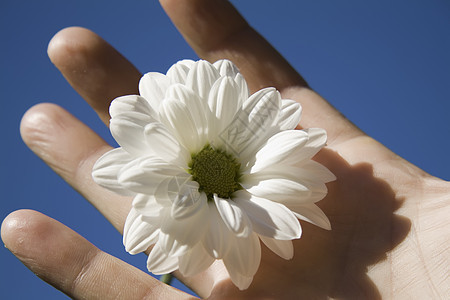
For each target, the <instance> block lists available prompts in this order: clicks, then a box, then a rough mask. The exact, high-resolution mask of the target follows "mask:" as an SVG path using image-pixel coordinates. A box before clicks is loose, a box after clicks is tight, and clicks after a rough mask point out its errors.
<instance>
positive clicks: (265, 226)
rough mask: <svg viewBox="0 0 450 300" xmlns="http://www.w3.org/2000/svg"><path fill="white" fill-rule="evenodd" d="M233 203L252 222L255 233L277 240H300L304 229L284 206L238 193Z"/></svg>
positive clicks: (245, 193)
mask: <svg viewBox="0 0 450 300" xmlns="http://www.w3.org/2000/svg"><path fill="white" fill-rule="evenodd" d="M233 201H234V202H235V203H236V205H238V206H239V207H240V208H241V209H242V210H244V211H245V212H246V213H247V215H248V217H249V218H250V220H251V221H252V225H253V226H252V227H253V231H254V232H256V233H258V234H259V235H263V236H267V237H270V238H274V239H277V240H292V239H298V238H300V236H301V233H302V229H301V227H300V223H299V222H298V220H297V218H296V217H295V216H294V214H293V213H292V212H291V211H290V210H289V209H288V208H287V207H286V206H284V205H282V204H280V203H276V202H273V201H270V200H266V199H263V198H259V197H255V196H252V195H251V194H249V193H248V192H246V191H244V190H240V191H237V192H236V193H235V197H234V198H233Z"/></svg>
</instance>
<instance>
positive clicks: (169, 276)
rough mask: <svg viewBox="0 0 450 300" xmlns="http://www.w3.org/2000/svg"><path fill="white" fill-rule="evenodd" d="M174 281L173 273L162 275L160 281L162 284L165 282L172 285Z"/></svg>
mask: <svg viewBox="0 0 450 300" xmlns="http://www.w3.org/2000/svg"><path fill="white" fill-rule="evenodd" d="M172 279H173V275H172V274H171V273H169V274H164V275H162V276H161V278H160V279H159V280H160V281H161V282H164V283H165V284H168V285H170V283H171V282H172Z"/></svg>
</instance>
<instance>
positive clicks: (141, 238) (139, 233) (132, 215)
mask: <svg viewBox="0 0 450 300" xmlns="http://www.w3.org/2000/svg"><path fill="white" fill-rule="evenodd" d="M141 216H142V215H141V214H140V213H139V212H138V211H137V210H136V209H134V208H131V210H130V212H129V213H128V216H127V219H126V221H125V226H124V230H123V244H124V245H125V249H126V251H127V252H129V253H130V254H137V253H140V252H143V251H145V250H147V249H148V248H149V247H150V246H151V245H152V244H154V243H156V242H157V240H158V235H159V224H158V223H156V222H154V223H148V222H144V221H142V218H141Z"/></svg>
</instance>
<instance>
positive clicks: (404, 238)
mask: <svg viewBox="0 0 450 300" xmlns="http://www.w3.org/2000/svg"><path fill="white" fill-rule="evenodd" d="M161 2H162V5H163V7H164V8H165V10H166V12H167V13H168V15H169V17H171V19H172V20H173V22H174V24H175V25H176V26H177V27H178V29H179V30H180V32H181V33H182V34H183V35H184V36H185V38H186V40H187V41H188V42H189V43H190V44H191V46H192V47H193V49H194V50H195V51H196V52H197V53H198V55H199V56H200V57H202V58H204V59H207V60H210V61H215V60H218V59H221V58H228V59H230V60H232V61H233V62H235V63H236V64H237V65H238V67H239V68H240V69H241V71H242V73H243V74H244V76H245V77H246V79H247V81H248V83H249V86H250V88H251V90H252V91H254V90H256V89H259V88H262V87H265V86H275V87H277V88H278V89H279V90H280V91H281V93H282V95H283V98H290V99H294V100H297V101H298V102H300V103H301V104H302V106H303V112H304V114H303V117H302V121H301V124H300V126H302V127H305V128H308V127H321V128H324V129H326V130H327V132H328V135H329V140H328V146H327V147H326V148H325V149H324V150H322V151H321V152H320V153H319V154H318V155H317V156H316V157H315V159H316V160H317V161H319V162H321V163H322V164H324V165H325V166H327V167H328V168H329V169H330V170H331V171H332V172H333V173H334V174H335V175H336V177H337V180H336V181H335V182H332V183H330V184H328V188H329V194H328V195H327V197H326V198H325V199H324V200H322V201H320V202H319V203H318V204H319V206H320V207H321V208H322V209H323V210H324V212H325V213H326V215H327V216H328V217H329V219H330V221H331V225H332V230H331V231H325V230H323V229H320V228H318V227H315V226H313V225H310V224H307V223H304V222H302V227H303V236H302V238H301V239H300V240H296V241H295V242H294V247H295V255H294V258H293V259H292V260H290V261H285V260H283V259H281V258H279V257H278V256H276V255H275V254H273V253H272V252H271V251H269V250H268V249H267V248H265V247H262V249H263V256H262V262H261V266H260V269H259V271H258V273H257V274H256V276H255V278H254V281H253V283H252V285H251V286H250V288H249V289H247V290H245V291H243V292H241V291H239V290H238V289H237V288H236V287H234V285H233V284H232V283H231V281H230V280H229V279H228V276H227V274H226V270H225V269H224V268H223V266H222V265H221V264H220V263H216V264H214V265H213V266H212V267H211V268H210V269H209V270H207V271H205V272H204V273H202V274H199V275H197V276H195V277H191V278H181V279H182V280H183V281H184V282H185V283H186V284H187V285H189V286H190V287H192V288H193V290H194V291H196V292H197V293H198V294H199V295H200V296H201V297H209V298H211V299H239V298H242V299H250V298H257V299H262V298H265V299H326V298H341V299H378V298H387V299H389V298H396V299H403V298H411V297H413V298H417V299H427V298H445V297H446V296H448V285H449V282H448V278H447V274H448V262H447V260H448V246H446V245H448V237H449V224H448V223H449V222H448V218H446V216H448V213H449V208H448V206H446V205H445V204H446V203H447V202H448V199H449V198H450V193H449V191H450V185H449V183H448V182H444V181H442V180H440V179H437V178H434V177H432V176H430V175H428V174H426V173H425V172H423V171H421V170H420V169H418V168H416V167H415V166H413V165H411V164H409V163H408V162H406V161H405V160H403V159H401V158H400V157H398V156H397V155H395V154H394V153H392V152H391V151H389V150H388V149H386V148H385V147H384V146H382V145H380V144H379V143H378V142H376V141H375V140H373V139H371V138H369V137H367V136H366V135H365V134H364V133H362V132H361V131H360V130H358V129H357V128H356V127H355V126H353V125H352V124H351V123H350V122H349V121H348V120H346V119H345V118H344V117H343V116H342V115H340V114H339V113H338V112H337V111H336V110H335V109H334V108H333V107H331V105H329V104H328V103H327V102H326V101H325V100H323V99H322V98H321V97H320V96H319V95H317V94H316V93H315V92H313V91H311V90H310V89H309V88H308V87H307V84H306V83H305V81H304V80H303V79H302V77H301V76H300V75H298V74H297V73H296V72H295V71H294V70H293V69H292V68H291V67H290V66H289V64H288V63H287V62H286V61H285V60H284V59H283V58H282V57H281V56H280V55H279V54H278V53H277V52H276V51H275V50H274V49H273V48H271V46H270V45H268V44H267V42H266V41H265V40H264V39H262V38H261V37H260V36H259V35H258V34H257V33H256V32H254V31H253V30H252V29H251V28H250V27H248V25H247V23H246V22H245V21H244V20H243V19H242V18H241V17H240V16H239V14H238V13H237V12H236V11H235V10H234V9H233V8H232V7H231V5H229V4H228V3H227V2H225V1H210V0H195V1H176V0H164V1H161ZM193 19H195V20H196V22H191V20H193ZM223 20H226V23H227V24H229V26H227V27H224V26H221V25H220V24H223V23H224V22H223ZM49 56H50V58H51V60H52V62H53V63H54V64H55V65H56V66H57V67H58V69H59V70H60V71H61V72H62V74H63V75H64V76H65V77H66V79H67V80H68V82H69V83H70V84H71V85H72V86H73V87H74V88H75V89H76V90H77V91H78V92H79V93H80V95H81V96H83V98H84V99H85V100H86V101H87V102H88V103H89V104H90V105H91V106H92V107H93V109H95V110H96V111H97V113H98V114H99V117H100V118H101V119H102V120H103V121H104V122H105V123H108V122H109V115H108V106H109V103H110V101H111V100H112V99H114V98H115V97H117V96H119V95H124V94H133V93H137V90H136V89H137V82H138V80H139V78H140V74H139V72H138V71H137V70H136V69H135V68H134V67H133V66H132V65H131V64H130V63H129V62H128V61H127V60H126V59H124V58H123V57H122V56H120V54H118V53H117V52H116V51H115V50H114V49H112V48H111V47H110V46H109V45H108V44H107V43H106V42H104V41H103V40H102V39H101V38H99V37H98V36H96V35H95V34H94V33H92V32H90V31H88V30H85V29H81V28H68V29H65V30H63V31H61V32H59V33H58V34H57V35H56V36H55V37H54V38H53V40H52V41H51V43H50V45H49ZM260 61H264V62H266V63H265V64H259V63H258V62H260ZM79 70H83V71H86V70H87V72H77V71H79ZM21 133H22V136H23V139H24V141H25V142H26V143H27V145H28V146H29V147H30V148H31V149H32V150H33V151H34V152H35V153H36V154H37V155H39V156H40V157H41V158H42V159H43V160H44V161H45V162H46V163H47V164H48V165H49V166H50V167H52V168H53V169H54V170H55V172H57V173H58V174H60V175H61V176H62V177H63V178H64V179H65V180H66V181H67V182H68V183H69V184H71V185H72V186H73V187H74V188H75V189H77V190H78V191H79V192H80V193H82V194H83V195H84V196H85V197H86V199H88V200H89V201H90V202H91V203H92V204H93V205H94V206H96V207H97V208H98V209H99V210H100V211H101V212H102V214H103V215H104V216H105V217H106V218H107V219H108V220H109V221H110V222H111V223H112V224H113V226H115V227H116V228H117V229H118V230H119V231H122V228H123V223H124V220H125V217H126V215H127V213H128V210H129V208H130V201H131V199H127V198H123V197H118V196H117V195H114V194H112V193H109V192H107V191H105V190H104V189H102V188H100V187H99V186H97V185H96V184H95V183H94V182H93V181H92V179H91V176H90V173H91V169H92V165H93V163H94V162H95V161H96V159H97V158H98V157H99V156H100V155H101V154H103V153H104V152H106V151H107V150H108V149H110V147H109V146H108V145H106V143H105V142H104V141H103V140H101V138H99V137H98V136H97V135H96V134H95V133H93V132H92V131H91V130H90V129H89V128H87V127H86V126H85V125H84V124H82V123H81V122H80V121H78V120H76V119H75V118H74V117H73V116H71V115H70V114H69V113H68V112H66V111H64V110H63V109H62V108H60V107H58V106H56V105H51V104H41V105H38V106H35V107H33V108H31V109H30V110H29V111H28V112H27V113H26V115H25V116H24V118H23V121H22V125H21ZM2 239H3V241H4V242H5V244H6V246H7V247H8V248H9V249H10V250H11V251H12V252H13V253H14V254H15V255H16V256H17V257H18V258H19V259H21V260H22V261H23V262H24V263H25V264H26V265H27V266H28V267H29V268H30V269H32V270H33V271H34V272H35V273H36V274H38V275H39V276H40V277H42V278H43V279H44V280H46V281H48V282H49V283H50V284H52V285H54V286H56V287H57V288H59V289H61V290H62V291H63V292H65V293H67V294H68V295H70V296H72V297H74V298H99V299H108V298H113V297H117V298H121V297H123V298H128V299H131V298H143V297H148V298H155V299H161V298H163V297H164V298H168V299H169V298H174V299H180V298H183V297H186V298H188V297H189V296H188V295H185V294H182V293H181V292H179V291H175V290H173V289H171V288H170V287H167V286H165V285H162V284H160V283H159V282H157V281H155V280H153V279H152V278H151V277H150V276H148V275H146V274H144V273H142V272H140V271H138V270H136V269H134V268H133V267H131V266H129V265H127V264H125V263H124V262H121V261H119V260H117V259H115V258H113V257H110V256H108V255H107V254H105V253H103V252H101V251H100V250H98V249H97V248H95V247H94V246H93V245H92V244H90V243H89V242H87V241H86V240H84V239H83V238H81V237H80V236H79V235H77V234H76V233H75V232H73V231H71V230H70V229H68V228H67V227H65V226H64V225H62V224H60V223H57V222H56V221H54V220H52V219H50V218H48V217H46V216H43V215H41V214H39V213H36V212H32V211H18V212H14V213H12V214H11V215H9V216H8V217H7V218H6V219H5V221H4V222H3V225H2ZM21 241H22V242H21ZM23 241H25V242H23ZM49 247H50V249H53V248H52V247H54V251H57V253H59V255H54V256H52V257H48V255H45V253H46V251H48V249H49ZM61 266H64V267H61ZM178 276H180V275H179V274H178ZM180 277H181V276H180ZM446 293H447V295H446Z"/></svg>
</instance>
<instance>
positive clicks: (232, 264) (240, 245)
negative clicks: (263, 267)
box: [223, 234, 261, 289]
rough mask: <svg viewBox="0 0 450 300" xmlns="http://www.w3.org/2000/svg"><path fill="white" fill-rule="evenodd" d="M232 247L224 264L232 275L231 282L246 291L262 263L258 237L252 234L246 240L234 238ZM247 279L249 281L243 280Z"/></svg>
mask: <svg viewBox="0 0 450 300" xmlns="http://www.w3.org/2000/svg"><path fill="white" fill-rule="evenodd" d="M230 242H231V244H232V245H231V247H230V251H229V252H228V254H227V255H226V256H225V257H224V258H223V263H224V264H225V267H226V268H227V271H228V273H229V274H230V277H231V280H232V281H233V283H234V284H236V285H237V287H238V288H239V289H245V288H247V287H248V286H246V285H247V284H249V283H248V281H249V280H248V279H249V278H251V277H253V276H254V275H255V273H256V271H257V270H258V267H259V263H260V261H261V246H260V243H259V239H258V236H257V235H256V234H251V235H249V236H248V237H245V238H238V237H234V238H233V239H231V241H230ZM242 277H246V278H247V280H242V279H243V278H242Z"/></svg>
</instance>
